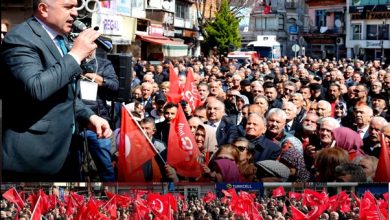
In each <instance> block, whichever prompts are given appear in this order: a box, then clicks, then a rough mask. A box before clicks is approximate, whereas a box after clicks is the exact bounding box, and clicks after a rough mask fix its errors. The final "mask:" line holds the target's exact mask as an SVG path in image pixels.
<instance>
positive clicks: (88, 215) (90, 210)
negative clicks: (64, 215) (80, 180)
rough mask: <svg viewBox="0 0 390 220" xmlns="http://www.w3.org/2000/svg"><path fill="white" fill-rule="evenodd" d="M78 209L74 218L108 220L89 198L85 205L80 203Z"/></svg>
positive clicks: (77, 219) (80, 219)
mask: <svg viewBox="0 0 390 220" xmlns="http://www.w3.org/2000/svg"><path fill="white" fill-rule="evenodd" d="M79 210H80V211H79V212H78V213H77V216H76V220H85V219H91V220H92V219H99V220H109V219H110V218H108V217H107V216H105V215H103V214H102V213H100V212H99V210H98V208H97V206H96V204H95V201H94V200H93V199H89V201H88V203H87V205H82V206H81V209H79Z"/></svg>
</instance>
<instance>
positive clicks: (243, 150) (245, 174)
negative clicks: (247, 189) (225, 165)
mask: <svg viewBox="0 0 390 220" xmlns="http://www.w3.org/2000/svg"><path fill="white" fill-rule="evenodd" d="M233 145H234V146H235V147H236V148H237V150H238V151H239V152H240V159H239V162H238V168H239V170H240V174H241V178H242V179H241V180H242V181H243V182H253V181H255V180H256V166H255V164H254V160H253V155H254V153H255V146H254V145H253V144H252V143H250V142H249V140H248V139H246V138H244V137H239V138H237V139H236V140H234V141H233Z"/></svg>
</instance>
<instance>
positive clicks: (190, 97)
mask: <svg viewBox="0 0 390 220" xmlns="http://www.w3.org/2000/svg"><path fill="white" fill-rule="evenodd" d="M183 99H184V100H186V101H187V102H188V104H189V105H190V107H191V110H192V112H194V111H195V109H196V107H198V106H199V105H200V103H201V100H200V94H199V92H198V88H197V86H196V84H195V80H194V75H193V73H192V69H191V68H189V69H188V71H187V79H186V84H185V86H184V91H183Z"/></svg>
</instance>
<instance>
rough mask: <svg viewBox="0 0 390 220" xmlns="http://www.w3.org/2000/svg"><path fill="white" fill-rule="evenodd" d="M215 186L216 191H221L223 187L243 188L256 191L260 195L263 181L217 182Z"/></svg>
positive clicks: (262, 189)
mask: <svg viewBox="0 0 390 220" xmlns="http://www.w3.org/2000/svg"><path fill="white" fill-rule="evenodd" d="M215 187H216V191H217V192H221V191H222V190H223V189H224V190H227V189H232V188H233V189H235V190H236V191H240V190H244V191H254V192H258V193H259V196H260V197H262V196H263V195H264V186H263V183H217V184H216V186H215Z"/></svg>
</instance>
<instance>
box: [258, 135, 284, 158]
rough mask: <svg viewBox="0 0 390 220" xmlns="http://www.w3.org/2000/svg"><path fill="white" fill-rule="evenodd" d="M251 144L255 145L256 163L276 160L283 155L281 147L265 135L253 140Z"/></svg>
mask: <svg viewBox="0 0 390 220" xmlns="http://www.w3.org/2000/svg"><path fill="white" fill-rule="evenodd" d="M250 142H251V143H252V144H253V145H255V155H253V159H254V161H255V163H256V162H258V161H262V160H276V158H278V157H279V155H280V153H281V148H280V146H279V145H277V144H275V143H274V142H272V141H271V140H270V139H268V138H266V137H265V136H264V135H263V136H260V137H257V138H255V139H252V140H250Z"/></svg>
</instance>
